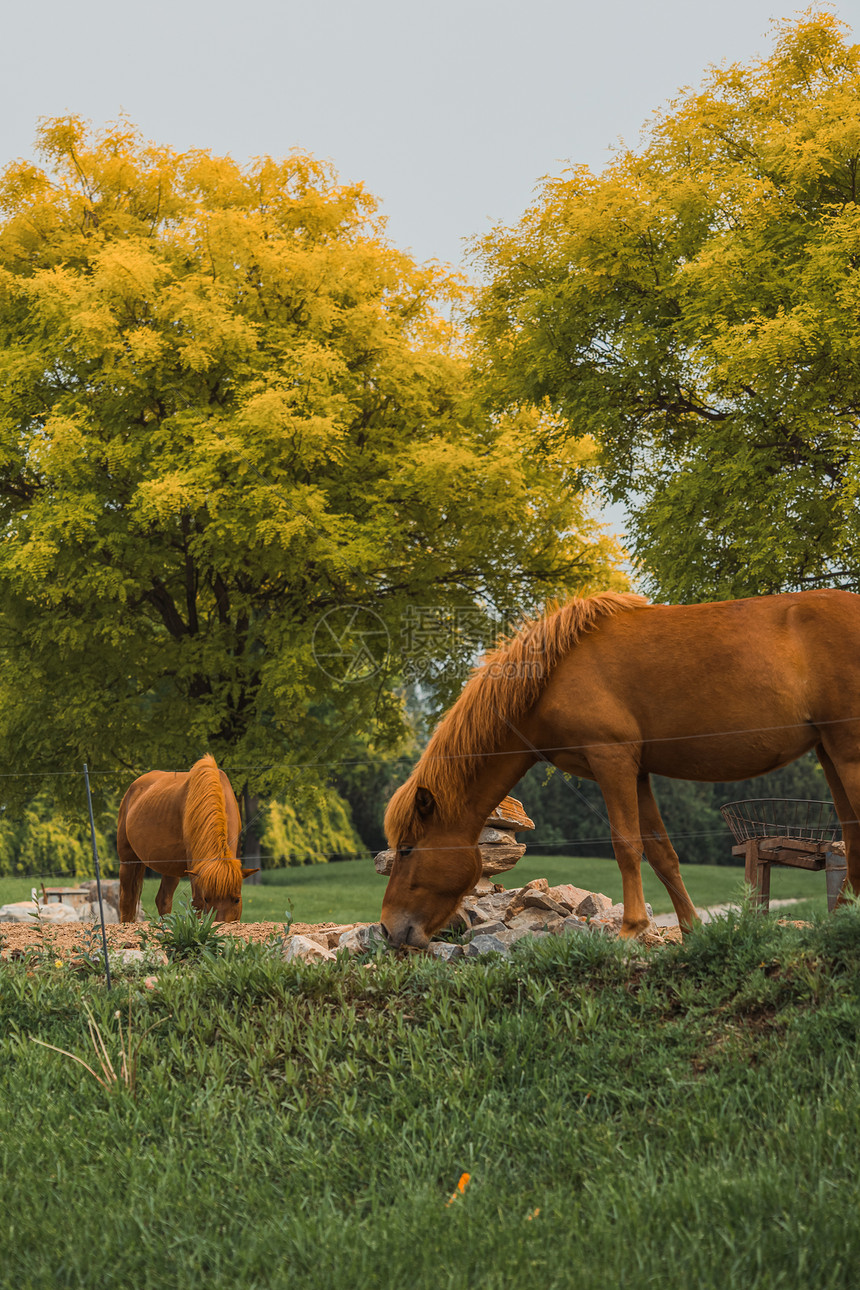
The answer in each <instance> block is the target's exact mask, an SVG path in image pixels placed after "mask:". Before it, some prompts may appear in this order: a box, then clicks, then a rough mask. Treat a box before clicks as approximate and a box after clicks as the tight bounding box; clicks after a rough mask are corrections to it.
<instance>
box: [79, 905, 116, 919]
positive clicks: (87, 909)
mask: <svg viewBox="0 0 860 1290" xmlns="http://www.w3.org/2000/svg"><path fill="white" fill-rule="evenodd" d="M102 906H103V908H104V911H105V925H107V924H108V923H118V922H119V914H118V913H117V911H116V910H115V909H114V907H113V905H109V904H108V902H107V901H106V900H104V901H102ZM78 918H79V920H80V921H81V922H82V923H98V922H100V921H101V919H100V918H99V904H98V901H97V900H96V901H94V902H93V903H92V904H90V902H89V901H88V900H85V901H84V903H83V904H82V905H78Z"/></svg>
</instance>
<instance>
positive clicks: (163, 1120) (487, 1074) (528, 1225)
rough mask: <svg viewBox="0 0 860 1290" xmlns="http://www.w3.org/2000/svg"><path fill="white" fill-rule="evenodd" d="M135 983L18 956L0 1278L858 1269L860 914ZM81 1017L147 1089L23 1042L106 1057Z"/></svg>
mask: <svg viewBox="0 0 860 1290" xmlns="http://www.w3.org/2000/svg"><path fill="white" fill-rule="evenodd" d="M140 982H141V978H140V977H139V976H138V977H133V976H132V977H129V978H128V979H127V980H125V981H120V982H118V983H117V984H116V985H115V987H114V989H113V990H112V991H111V992H107V991H106V990H105V988H104V985H103V984H102V983H101V982H100V981H99V980H98V979H97V978H93V977H88V978H86V977H80V976H77V975H75V974H74V973H73V972H71V971H69V970H68V969H63V970H60V969H56V968H54V967H53V966H52V965H51V964H47V965H45V966H39V965H36V966H30V967H28V966H27V965H26V964H20V965H19V964H12V965H6V966H4V967H3V969H2V970H0V1183H2V1185H3V1197H4V1199H3V1222H2V1224H0V1268H2V1281H3V1284H6V1285H9V1286H15V1287H21V1290H49V1288H50V1290H53V1287H56V1286H59V1285H61V1286H63V1287H71V1288H72V1290H75V1288H77V1287H85V1288H86V1290H89V1288H90V1287H92V1288H93V1290H95V1288H96V1287H98V1288H99V1290H102V1288H103V1287H107V1288H108V1290H113V1288H114V1287H116V1288H117V1290H119V1288H120V1287H127V1286H134V1287H135V1290H173V1288H174V1287H176V1286H182V1287H183V1290H204V1287H205V1288H206V1290H222V1287H223V1288H224V1290H228V1288H229V1290H235V1288H236V1287H237V1286H241V1287H242V1290H282V1288H283V1290H286V1287H290V1288H291V1290H292V1288H294V1287H301V1290H331V1288H332V1287H336V1286H342V1285H352V1286H359V1287H362V1290H363V1288H364V1287H368V1288H371V1290H387V1288H388V1287H390V1286H401V1285H402V1286H409V1287H412V1288H414V1290H455V1288H456V1290H460V1288H461V1287H463V1286H475V1287H480V1288H481V1290H511V1288H512V1287H517V1286H534V1287H540V1290H568V1288H570V1290H573V1288H574V1287H575V1290H616V1288H617V1290H621V1288H622V1287H623V1288H624V1290H632V1288H633V1287H661V1288H665V1290H689V1287H696V1290H726V1288H727V1287H732V1288H733V1287H736V1286H738V1287H741V1286H743V1287H746V1286H750V1287H755V1290H795V1288H796V1290H801V1287H802V1290H853V1288H854V1287H855V1286H856V1283H857V1269H858V1267H860V1230H859V1229H858V1223H857V1212H858V1205H860V1179H858V1171H857V1166H856V1160H857V1141H858V1135H860V910H858V909H856V908H849V909H846V910H843V911H840V912H839V913H838V914H836V915H835V916H834V917H832V918H827V919H821V920H817V921H816V923H815V924H814V925H813V926H812V927H810V928H806V929H800V930H798V929H794V928H784V927H781V926H779V924H778V923H777V921H776V920H775V919H768V918H760V917H754V916H741V917H737V918H734V917H733V918H730V919H728V920H724V921H723V920H721V921H720V922H718V923H716V924H714V925H712V926H710V927H706V928H704V929H702V930H701V931H699V932H697V933H695V934H694V935H692V936H691V937H690V938H689V939H688V940H687V942H686V943H685V945H684V946H682V947H678V948H677V949H663V950H660V951H653V952H648V951H645V950H643V949H641V948H639V947H636V946H633V947H631V946H625V945H621V944H619V943H617V942H614V941H611V940H610V939H608V938H605V937H603V936H601V935H596V934H588V933H585V934H579V935H576V936H568V937H565V938H549V939H547V940H545V941H541V942H537V943H532V944H531V945H521V946H519V947H517V951H516V953H515V955H514V957H513V958H512V959H511V960H510V961H499V960H497V959H491V960H489V961H480V962H464V963H461V964H453V965H446V964H441V963H437V962H435V961H433V960H431V959H429V958H426V957H425V956H422V955H410V956H404V957H403V958H402V959H396V958H393V957H378V958H376V959H372V960H369V961H365V962H356V961H348V960H345V959H342V960H340V961H338V962H336V963H331V964H324V965H322V966H318V967H313V966H308V965H301V964H285V963H284V962H283V961H281V960H278V959H276V958H275V957H274V956H273V955H272V954H271V953H269V952H267V951H266V950H265V949H264V948H261V947H251V948H250V949H247V950H244V949H237V950H235V951H234V952H232V953H230V954H229V955H228V956H227V957H226V958H224V959H219V960H217V961H213V962H211V963H209V964H208V965H206V966H204V967H200V968H195V967H191V966H189V965H188V964H186V963H180V964H177V965H175V966H171V967H168V968H165V969H163V970H162V972H161V974H160V976H159V985H158V988H157V989H155V990H147V989H145V988H144V987H143V985H142V984H141V983H140ZM87 1007H89V1008H91V1009H92V1010H93V1013H94V1015H95V1017H96V1018H97V1020H98V1022H99V1025H100V1026H101V1029H102V1032H103V1033H104V1035H105V1037H106V1042H107V1045H108V1047H109V1050H110V1051H111V1052H112V1053H116V1049H117V1029H116V1027H117V1024H118V1022H117V1018H116V1015H115V1014H116V1013H117V1012H118V1011H119V1012H120V1013H121V1015H122V1017H123V1019H125V1018H127V1017H128V1016H129V1009H130V1017H131V1030H132V1032H133V1033H134V1035H136V1036H141V1037H142V1038H141V1041H140V1069H139V1077H138V1084H137V1089H136V1094H134V1095H133V1094H132V1093H131V1092H129V1091H128V1090H126V1089H125V1088H124V1087H119V1088H114V1089H112V1090H106V1089H104V1088H101V1087H100V1086H99V1085H98V1084H97V1083H96V1082H95V1080H94V1079H93V1078H92V1076H91V1075H89V1074H88V1073H87V1072H86V1071H85V1070H83V1069H82V1068H81V1067H80V1066H79V1065H76V1064H74V1063H73V1062H72V1061H71V1060H70V1059H69V1058H67V1057H64V1056H62V1055H61V1054H59V1053H57V1052H53V1051H50V1050H49V1049H46V1048H43V1047H40V1046H37V1045H36V1044H33V1043H32V1042H30V1036H36V1037H38V1038H40V1039H42V1040H44V1041H45V1042H47V1043H50V1044H54V1045H56V1046H57V1047H59V1048H64V1049H68V1050H70V1051H72V1052H74V1053H76V1054H77V1055H79V1056H81V1057H87V1059H88V1060H92V1050H91V1048H90V1045H89V1040H88V1038H87V1032H86V1024H85V1009H86V1008H87ZM156 1022H157V1023H160V1024H159V1025H158V1028H157V1029H155V1030H150V1031H149V1033H147V1030H148V1028H149V1027H151V1026H152V1025H154V1024H155V1023H156ZM123 1024H126V1023H125V1020H124V1022H123ZM464 1171H466V1172H468V1173H469V1174H470V1175H471V1183H470V1185H469V1187H468V1188H467V1189H466V1191H465V1193H464V1195H462V1196H461V1197H459V1198H458V1199H457V1200H456V1201H455V1203H454V1204H452V1205H450V1206H449V1205H447V1203H446V1202H447V1200H448V1197H449V1196H450V1195H451V1193H452V1192H453V1191H454V1188H455V1185H456V1183H457V1180H458V1178H459V1177H460V1175H461V1173H462V1172H464ZM537 1211H539V1212H537ZM529 1216H531V1217H529Z"/></svg>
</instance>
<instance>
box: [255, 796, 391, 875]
mask: <svg viewBox="0 0 860 1290" xmlns="http://www.w3.org/2000/svg"><path fill="white" fill-rule="evenodd" d="M261 842H262V845H263V853H262V867H263V868H265V869H279V868H282V867H283V866H284V865H301V864H320V863H322V864H324V863H325V862H326V861H328V860H329V859H331V858H333V857H334V858H338V857H347V858H352V857H353V856H356V855H361V854H362V853H363V852H365V851H366V848H365V847H364V845H363V843H362V841H361V838H360V837H359V836H358V834H357V833H356V831H355V829H354V827H353V824H352V820H351V818H350V812H349V807H348V806H347V805H346V803H345V802H344V800H343V798H342V797H340V796H339V794H338V793H337V792H336V791H335V790H334V789H333V788H327V789H324V790H319V791H317V792H316V793H314V794H313V795H311V794H305V795H304V796H303V798H302V802H301V807H300V809H299V808H297V807H295V806H293V805H292V803H290V802H289V801H277V800H275V801H272V802H269V804H268V806H267V807H266V809H265V811H264V815H263V829H262V834H261Z"/></svg>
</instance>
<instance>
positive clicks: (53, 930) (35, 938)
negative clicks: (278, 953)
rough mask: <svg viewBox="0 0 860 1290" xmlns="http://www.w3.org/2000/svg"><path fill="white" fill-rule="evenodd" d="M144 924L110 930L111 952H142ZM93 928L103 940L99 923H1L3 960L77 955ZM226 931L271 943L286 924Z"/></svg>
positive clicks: (307, 926)
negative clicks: (37, 952) (31, 953)
mask: <svg viewBox="0 0 860 1290" xmlns="http://www.w3.org/2000/svg"><path fill="white" fill-rule="evenodd" d="M354 925H355V924H353V923H293V925H292V931H293V932H296V933H299V934H300V935H302V936H308V935H311V934H313V933H322V934H323V935H324V934H325V933H326V932H330V931H332V932H333V931H335V930H337V931H341V932H344V931H346V930H347V929H348V928H350V927H353V926H354ZM142 926H143V924H141V923H120V924H118V925H117V924H113V925H112V926H110V927H107V928H106V929H105V930H106V932H107V943H108V949H109V950H136V949H140V948H141V945H140V929H141V927H142ZM93 928H95V929H96V930H97V932H98V933H99V937H100V936H101V932H100V929H99V927H98V924H97V923H72V924H71V925H70V924H68V923H54V924H51V925H50V926H46V927H45V928H39V927H38V926H33V927H28V926H27V925H26V924H25V923H0V945H2V946H3V950H2V957H3V958H4V959H7V958H9V957H11V956H14V957H17V956H18V955H19V954H22V953H23V952H25V951H26V950H32V949H47V948H48V947H50V949H51V950H52V951H56V953H57V954H58V955H65V954H73V953H74V952H75V951H76V950H78V949H83V948H84V946H86V945H87V944H88V943H89V941H90V937H91V936H92V932H93ZM222 930H223V931H224V932H225V933H226V934H227V935H229V936H238V937H240V939H241V940H243V941H267V940H268V939H269V938H270V937H271V936H275V935H277V933H279V932H280V931H282V930H283V923H227V924H225V925H224V926H223V927H222Z"/></svg>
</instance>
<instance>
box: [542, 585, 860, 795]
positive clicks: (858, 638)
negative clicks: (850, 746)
mask: <svg viewBox="0 0 860 1290" xmlns="http://www.w3.org/2000/svg"><path fill="white" fill-rule="evenodd" d="M858 660H860V596H855V595H853V594H852V593H850V592H842V591H831V590H828V591H805V592H796V593H787V594H785V595H779V596H762V597H755V598H750V599H747V600H735V601H714V602H710V603H704V604H698V605H648V606H645V607H641V608H632V609H630V610H624V611H621V612H619V613H617V614H615V615H614V616H612V617H611V618H607V619H606V620H604V621H602V622H601V623H600V626H599V628H597V629H596V630H594V631H591V632H589V633H588V634H587V635H585V636H583V637H582V639H581V641H580V642H579V643H578V644H577V645H576V646H575V647H574V648H573V649H572V650H571V651H570V653H569V654H568V655H567V656H566V658H565V659H564V660H563V661H562V663H561V664H560V665H559V667H558V669H557V670H556V672H555V673H554V674H553V675H552V676H551V677H550V678H549V681H548V684H547V687H546V690H545V692H544V697H543V700H542V703H541V704H539V708H542V709H543V710H544V712H546V713H547V714H548V715H549V716H550V719H551V720H552V721H553V722H560V723H561V725H562V726H563V727H565V740H566V741H567V742H568V743H570V744H574V743H575V744H578V745H580V746H582V745H586V744H590V745H593V751H592V752H591V753H587V752H586V751H581V752H580V753H579V754H578V755H577V754H575V753H572V754H571V756H569V757H568V758H567V760H568V761H569V762H570V763H571V768H574V769H575V768H576V767H575V766H574V763H576V764H577V765H580V764H582V765H585V764H588V763H590V762H594V761H595V760H596V759H598V758H599V757H600V756H601V753H600V747H599V746H600V745H603V744H605V745H607V746H612V747H613V748H614V749H615V750H616V752H617V750H618V749H619V748H622V747H629V748H630V749H631V756H632V755H634V751H635V755H636V756H638V757H639V759H640V765H641V767H642V769H643V770H647V771H649V772H652V771H653V772H655V773H658V774H664V775H670V776H674V777H678V778H684V779H709V778H711V777H712V775H713V777H714V778H717V779H741V778H746V777H747V776H748V775H754V774H760V773H762V772H763V771H765V770H770V769H774V768H775V767H776V766H778V765H784V764H786V763H787V762H789V761H792V760H793V759H794V758H795V757H798V756H800V754H801V753H802V752H804V751H805V750H806V749H807V748H810V747H813V746H814V745H815V744H816V743H817V742H818V739H819V735H818V733H817V723H820V724H821V725H822V726H825V725H826V723H828V722H833V721H834V720H837V719H841V718H842V717H844V714H845V712H846V711H847V712H849V713H852V714H853V713H860V662H858ZM742 734H743V735H744V736H745V738H738V736H740V735H742ZM722 736H725V738H723V737H722ZM559 742H561V741H559ZM717 763H718V764H719V766H720V770H719V773H717V774H715V773H714V767H715V765H716V764H717ZM581 773H587V772H581Z"/></svg>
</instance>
